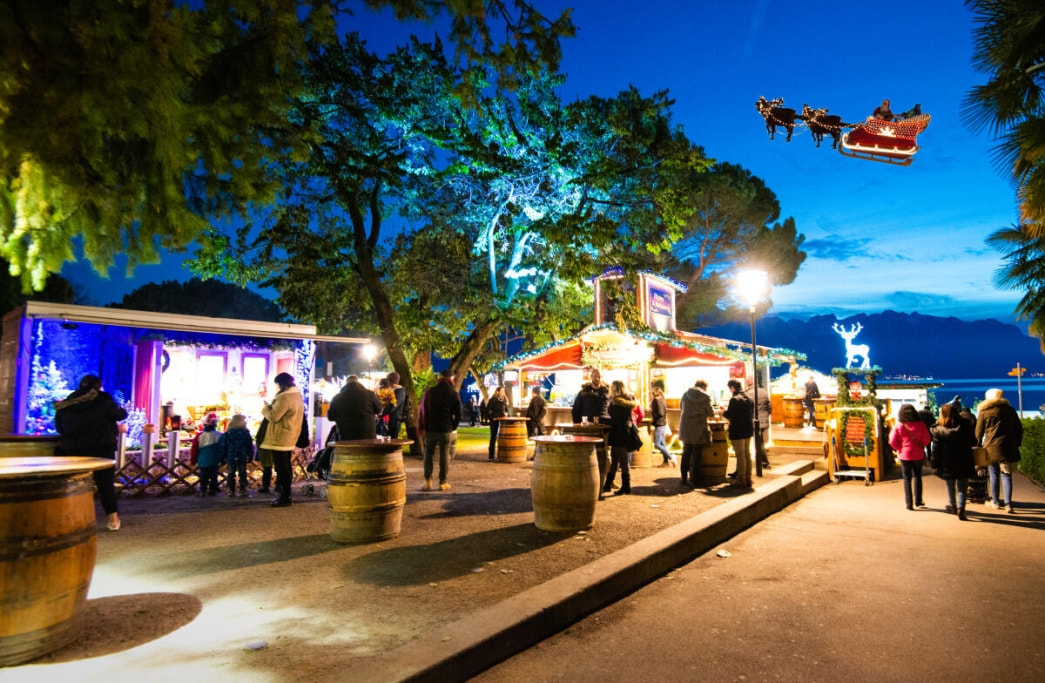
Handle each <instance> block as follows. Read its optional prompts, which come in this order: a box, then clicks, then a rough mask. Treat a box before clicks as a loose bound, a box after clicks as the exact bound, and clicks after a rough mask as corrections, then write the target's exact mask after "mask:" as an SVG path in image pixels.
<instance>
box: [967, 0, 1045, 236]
mask: <svg viewBox="0 0 1045 683" xmlns="http://www.w3.org/2000/svg"><path fill="white" fill-rule="evenodd" d="M966 5H967V6H969V7H970V8H972V10H973V13H974V17H975V21H976V23H977V24H978V27H977V28H976V30H975V31H974V33H973V35H974V38H975V53H974V55H973V64H974V65H975V66H976V67H977V68H978V69H979V70H980V71H982V72H984V73H987V74H989V76H990V79H989V80H988V82H987V83H986V84H984V85H979V86H976V87H975V88H973V89H972V90H971V91H970V92H969V93H968V94H967V95H966V97H965V101H964V103H963V112H962V114H963V119H964V120H965V122H966V123H967V124H968V125H969V126H971V127H972V128H974V129H977V130H982V129H984V128H988V129H990V131H991V133H992V134H993V135H994V136H995V137H996V138H998V139H999V143H998V146H997V149H996V152H997V161H998V165H999V167H1000V168H1003V169H1008V170H1009V172H1011V173H1012V176H1013V180H1014V181H1015V183H1016V187H1017V195H1018V198H1019V201H1020V207H1021V214H1022V217H1023V220H1025V221H1027V222H1028V223H1029V224H1030V225H1031V226H1033V227H1032V231H1033V232H1035V233H1037V232H1040V231H1042V230H1045V98H1043V88H1045V14H1043V13H1042V11H1041V3H1040V2H1036V1H1035V0H967V1H966Z"/></svg>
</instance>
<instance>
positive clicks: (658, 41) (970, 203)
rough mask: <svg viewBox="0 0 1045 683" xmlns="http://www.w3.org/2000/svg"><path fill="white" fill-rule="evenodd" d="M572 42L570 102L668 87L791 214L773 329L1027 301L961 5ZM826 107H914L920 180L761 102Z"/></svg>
mask: <svg viewBox="0 0 1045 683" xmlns="http://www.w3.org/2000/svg"><path fill="white" fill-rule="evenodd" d="M537 5H538V6H539V7H540V8H542V9H543V10H545V12H546V13H548V14H555V13H557V12H558V10H559V9H561V8H563V7H568V6H573V7H574V8H575V9H574V13H573V20H574V23H575V24H576V25H577V27H578V35H577V37H576V38H573V39H569V40H566V41H565V42H564V45H563V48H564V60H563V64H562V70H563V71H564V72H565V73H566V74H567V75H568V80H567V83H566V85H565V86H564V88H563V91H562V95H563V97H564V99H566V100H573V99H578V98H582V97H586V96H588V95H591V94H595V95H601V96H607V97H610V96H613V95H615V94H616V93H617V92H619V91H620V90H623V89H624V88H626V87H627V86H628V85H629V84H633V85H635V86H636V87H638V88H639V89H640V90H641V91H642V92H643V93H644V94H650V93H652V92H653V91H655V90H659V89H668V90H669V91H670V94H671V96H672V97H673V98H674V99H675V100H676V104H675V107H674V112H675V122H676V123H678V124H680V125H682V126H683V127H684V129H685V131H686V134H687V136H688V137H689V138H690V139H691V140H693V141H694V142H696V143H697V144H700V145H702V146H703V147H704V149H705V151H706V152H707V154H708V155H709V156H710V157H713V158H715V159H717V160H720V161H728V162H731V163H735V164H740V165H742V166H744V167H746V168H748V169H749V170H750V171H752V172H753V173H754V174H755V175H757V176H760V177H761V178H763V179H764V180H765V181H766V183H767V185H768V186H769V187H770V188H771V189H772V190H773V191H774V192H775V193H776V194H777V196H778V197H779V199H780V204H781V214H782V218H784V217H787V216H794V218H795V220H796V225H797V228H798V230H799V232H801V233H803V234H805V236H806V242H805V244H804V246H803V249H804V250H805V251H806V252H807V253H808V258H807V260H806V262H805V264H804V265H803V266H802V269H801V270H800V271H799V274H798V277H797V279H796V280H795V282H794V283H793V284H791V285H789V286H786V287H782V288H778V289H777V290H775V291H774V292H773V294H772V299H773V302H774V306H773V309H772V311H771V312H772V313H776V314H780V315H784V316H789V315H798V316H805V315H808V314H814V313H827V312H833V313H835V314H837V315H839V316H842V315H848V314H853V313H859V312H866V313H872V312H877V311H882V310H887V309H891V310H895V311H902V312H915V311H917V312H919V313H924V314H929V315H940V316H949V315H953V316H956V317H959V318H964V319H979V318H987V317H995V318H999V319H1002V320H1006V321H1007V320H1010V319H1011V314H1012V310H1013V308H1014V306H1015V304H1016V302H1017V301H1018V299H1019V296H1020V294H1019V293H1018V292H1009V291H999V290H998V289H996V288H995V287H994V286H993V276H994V273H995V271H996V270H997V269H998V268H999V267H1000V266H1001V265H1002V260H1001V258H1000V257H999V255H998V254H997V253H996V252H994V251H993V250H992V249H991V248H990V247H988V246H987V245H986V244H985V243H984V239H985V238H986V236H987V235H988V234H990V233H991V232H992V231H994V230H996V229H998V228H1002V227H1007V226H1009V225H1012V224H1014V223H1015V222H1016V220H1017V213H1016V203H1015V199H1014V191H1013V189H1012V186H1011V184H1010V182H1009V180H1008V179H1007V177H1006V176H1005V175H1004V174H1003V173H1002V172H1000V171H999V170H998V169H997V168H996V167H995V166H994V165H993V161H992V159H993V158H992V154H991V149H992V146H993V142H992V140H991V139H990V138H989V135H988V133H986V132H980V133H973V132H971V131H969V130H968V129H966V128H965V127H964V126H963V125H962V123H961V121H960V120H959V112H960V104H961V101H962V99H963V97H964V95H965V93H966V92H967V91H968V90H969V89H970V88H971V87H972V86H974V85H977V84H979V83H982V82H984V81H985V80H986V75H984V74H978V73H976V72H974V71H973V69H972V67H971V56H972V38H971V30H972V27H973V23H972V17H971V14H970V12H969V11H968V10H967V9H966V8H965V7H964V5H963V4H962V3H961V2H958V1H957V0H946V1H945V0H920V1H919V2H909V3H885V4H875V3H860V4H856V5H848V6H846V5H843V4H841V3H837V2H819V1H811V2H802V3H785V2H779V1H775V2H774V1H770V0H741V1H735V2H726V3H719V2H694V1H692V0H655V1H649V2H635V1H630V2H625V1H624V0H580V1H574V2H559V1H555V2H548V1H547V0H538V2H537ZM351 25H352V26H353V28H356V29H358V30H360V32H361V33H362V34H363V35H364V37H366V38H367V39H368V41H369V42H370V44H371V46H372V47H374V48H375V49H378V50H381V49H386V48H387V47H389V46H391V45H393V44H394V43H395V42H397V41H398V39H399V37H401V36H403V35H405V33H406V32H415V33H417V34H418V35H420V36H422V37H424V36H425V35H427V34H428V33H429V32H430V31H431V30H432V29H431V28H430V27H427V26H425V25H422V24H412V25H408V26H407V27H406V29H404V27H403V26H402V25H399V24H396V23H395V22H394V21H390V20H388V18H387V15H386V16H384V17H381V16H376V15H373V14H372V13H369V12H366V11H363V12H362V14H361V15H360V16H359V17H357V18H356V19H354V20H353V21H352V24H351ZM760 95H764V96H766V97H767V98H773V97H783V98H784V99H785V106H790V107H794V108H795V109H799V110H801V108H802V104H803V103H809V104H810V105H812V106H814V107H827V108H828V109H829V110H830V112H831V113H832V114H838V115H840V116H841V117H842V119H843V120H844V121H847V122H858V121H860V120H861V119H863V118H864V117H866V116H867V115H869V114H870V113H871V111H872V110H873V109H874V108H875V107H876V106H877V105H878V104H879V103H880V102H881V100H882V99H883V98H889V99H891V100H892V108H893V111H895V112H899V111H903V110H905V109H908V108H909V107H911V106H912V105H914V104H915V103H920V104H921V105H922V109H923V111H924V112H925V113H928V114H931V115H932V122H931V124H930V125H929V128H928V129H927V130H926V131H925V132H924V133H922V135H920V136H919V143H920V144H921V145H922V150H921V151H920V152H919V153H918V155H917V156H916V158H915V161H914V163H913V164H912V165H911V166H910V167H906V168H904V167H897V166H890V165H886V164H879V163H873V162H868V161H861V160H855V159H850V158H846V157H843V156H841V155H840V154H839V153H838V152H836V151H834V150H831V149H830V148H829V146H828V144H826V143H825V144H824V145H823V146H822V147H821V148H820V149H816V148H815V147H814V143H813V140H812V138H811V136H810V134H809V132H808V131H807V130H806V129H805V128H802V127H799V128H796V130H795V134H794V137H793V139H792V141H791V142H790V143H785V142H784V141H783V137H782V136H778V137H777V139H776V140H775V141H772V142H771V141H770V140H769V139H768V136H767V135H766V132H765V126H764V123H763V121H762V118H761V116H759V114H758V112H757V111H756V110H755V104H754V103H755V100H757V99H758V97H759V96H760ZM178 264H179V260H178V259H177V258H175V257H171V258H169V259H168V260H167V262H166V263H165V264H164V265H163V266H147V267H141V268H139V269H138V270H137V271H136V272H135V278H134V280H133V281H128V280H126V279H125V278H123V277H122V272H120V271H119V269H116V270H114V271H113V272H112V274H111V280H110V281H103V280H100V279H98V278H97V277H96V276H94V275H93V274H92V273H91V271H90V270H89V267H87V266H86V265H84V264H77V265H76V266H72V267H70V266H67V268H66V269H65V270H64V271H63V275H65V276H66V277H68V278H70V279H71V280H73V281H75V282H78V283H81V284H82V285H84V286H85V287H86V288H87V289H88V290H89V292H91V294H92V295H93V296H94V297H95V299H96V301H95V303H98V304H104V303H108V302H109V301H113V300H118V299H120V298H121V297H122V296H123V294H125V293H126V292H129V291H131V290H132V289H134V288H135V287H137V286H138V285H139V284H143V283H146V282H151V281H159V280H164V279H187V278H189V277H191V274H189V273H187V272H185V271H182V270H180V268H179V266H178Z"/></svg>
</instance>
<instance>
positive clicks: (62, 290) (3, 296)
mask: <svg viewBox="0 0 1045 683" xmlns="http://www.w3.org/2000/svg"><path fill="white" fill-rule="evenodd" d="M2 265H4V264H3V262H2V261H0V266H2ZM29 299H32V300H34V301H50V302H53V303H56V304H71V303H75V302H77V299H78V295H77V291H76V288H75V287H74V286H73V284H72V283H71V282H69V281H68V280H66V279H65V278H64V277H62V276H61V275H52V276H51V277H49V278H47V282H46V283H45V284H44V287H43V289H41V290H40V291H39V292H35V293H33V294H31V295H30V294H26V293H25V292H23V291H22V283H21V282H20V281H19V280H18V278H15V277H11V276H10V275H8V273H7V270H6V269H3V268H0V312H2V313H7V312H8V311H11V310H14V309H15V308H17V307H19V306H21V305H22V304H24V303H25V302H26V301H28V300H29ZM2 313H0V314H2Z"/></svg>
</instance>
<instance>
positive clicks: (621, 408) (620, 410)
mask: <svg viewBox="0 0 1045 683" xmlns="http://www.w3.org/2000/svg"><path fill="white" fill-rule="evenodd" d="M637 405H638V401H636V400H635V397H634V396H632V395H631V394H629V393H628V390H627V389H626V388H625V387H624V382H622V381H620V380H619V379H618V380H614V381H613V384H612V385H611V387H610V404H609V408H608V410H609V414H610V430H609V433H608V434H607V435H606V445H607V446H608V447H609V449H610V469H609V472H607V473H606V483H605V484H603V487H602V492H603V493H610V492H611V491H612V490H613V480H614V478H615V477H616V476H617V468H618V467H620V489H619V490H618V491H617V495H618V496H626V495H628V494H629V493H631V469H630V468H629V467H628V446H629V442H630V434H631V428H632V427H633V426H634V424H635V423H634V421H633V417H632V416H633V412H634V410H635V406H637Z"/></svg>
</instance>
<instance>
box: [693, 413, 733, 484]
mask: <svg viewBox="0 0 1045 683" xmlns="http://www.w3.org/2000/svg"><path fill="white" fill-rule="evenodd" d="M708 426H709V427H711V443H709V444H704V447H703V448H701V449H700V462H698V463H697V464H696V466H695V467H694V468H693V483H694V484H696V485H698V486H712V485H714V484H721V483H722V482H724V481H725V480H726V468H727V467H728V465H729V443H728V442H727V441H726V424H725V423H724V422H717V423H716V422H712V423H708Z"/></svg>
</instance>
